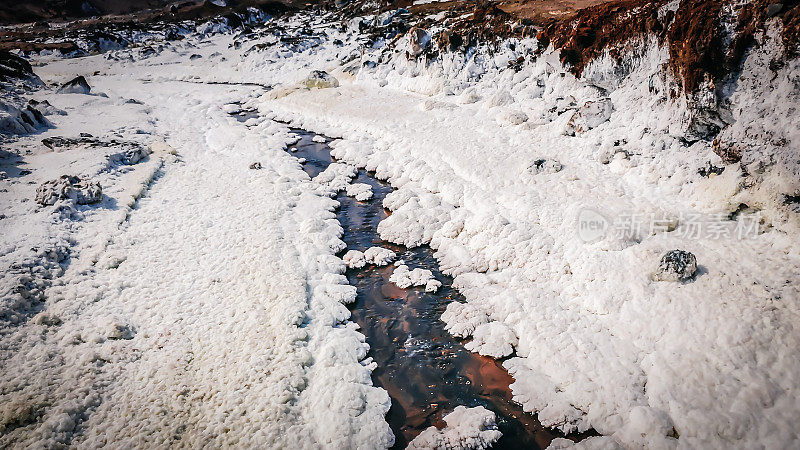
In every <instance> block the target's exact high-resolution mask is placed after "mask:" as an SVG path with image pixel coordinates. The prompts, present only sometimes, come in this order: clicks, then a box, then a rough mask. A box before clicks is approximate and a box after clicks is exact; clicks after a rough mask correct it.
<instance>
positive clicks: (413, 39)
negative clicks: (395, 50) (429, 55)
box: [408, 27, 431, 58]
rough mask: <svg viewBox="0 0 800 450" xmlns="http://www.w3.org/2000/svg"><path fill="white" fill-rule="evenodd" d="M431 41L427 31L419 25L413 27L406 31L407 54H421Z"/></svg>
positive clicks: (415, 55) (413, 55) (414, 55)
mask: <svg viewBox="0 0 800 450" xmlns="http://www.w3.org/2000/svg"><path fill="white" fill-rule="evenodd" d="M430 42H431V37H430V36H429V35H428V33H427V32H426V31H425V30H423V29H422V28H419V27H414V28H412V29H411V30H409V32H408V47H409V49H408V54H409V55H410V56H412V57H414V58H416V57H417V56H419V55H421V54H422V52H424V51H425V48H426V47H427V46H428V44H429V43H430Z"/></svg>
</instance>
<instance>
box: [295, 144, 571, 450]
mask: <svg viewBox="0 0 800 450" xmlns="http://www.w3.org/2000/svg"><path fill="white" fill-rule="evenodd" d="M292 131H293V132H294V133H296V134H297V135H298V136H300V140H299V141H298V142H297V143H296V144H295V145H293V146H291V147H290V149H289V150H290V151H291V152H292V154H293V155H295V156H297V157H302V158H305V159H306V161H307V162H306V163H305V165H304V170H305V171H306V172H307V173H308V174H309V175H310V176H312V177H314V176H316V175H317V174H319V173H320V172H322V171H323V170H325V168H326V167H327V166H328V164H330V163H331V162H332V158H331V156H330V152H329V150H330V149H329V147H328V145H327V143H316V142H313V141H312V138H313V137H314V136H315V135H314V134H313V133H309V132H306V131H304V130H299V129H293V130H292ZM354 182H357V183H366V184H369V185H370V186H372V191H373V198H372V199H371V200H369V201H366V202H358V201H356V200H355V199H353V198H351V197H348V196H346V195H344V194H343V193H341V194H339V196H338V197H337V198H336V199H337V200H338V201H339V203H340V204H341V208H340V209H339V211H338V212H337V216H338V219H339V221H340V222H341V224H342V227H343V228H344V230H345V231H344V241H345V242H346V243H347V248H348V250H360V251H364V250H366V249H367V248H369V247H371V246H381V247H386V248H390V249H392V250H393V251H395V253H397V255H398V258H399V259H402V260H404V261H405V262H406V264H408V265H409V267H411V268H415V267H422V268H425V269H429V270H431V271H432V272H433V274H434V275H435V277H436V279H438V280H439V281H441V282H442V284H443V286H442V287H441V288H440V289H439V291H438V292H437V293H436V294H429V293H425V292H424V290H423V288H410V289H400V288H398V287H397V286H395V285H394V284H392V283H390V282H389V276H390V275H391V273H392V271H393V270H394V266H392V265H389V266H387V267H376V266H372V265H368V266H367V267H365V268H363V269H349V270H348V271H347V278H348V280H349V281H350V284H351V285H353V286H356V287H357V289H358V297H357V299H356V302H355V303H354V304H353V305H351V310H352V314H353V315H352V320H354V321H355V322H356V323H358V324H359V326H360V327H361V332H362V333H364V335H366V338H367V342H368V343H369V345H370V353H369V356H371V357H372V358H373V359H374V360H375V362H376V363H377V364H378V368H377V369H376V370H375V371H374V372H373V375H372V378H373V382H374V383H375V385H377V386H381V387H383V388H384V389H386V390H387V391H388V392H389V395H390V396H391V398H392V408H391V410H390V411H389V414H388V417H387V420H388V422H389V424H390V425H391V427H392V430H393V431H394V433H395V436H396V439H397V444H396V445H395V447H396V448H403V447H405V446H406V444H407V443H408V441H409V440H411V439H413V438H414V437H415V436H416V435H417V434H419V433H420V432H421V431H422V430H424V429H425V428H427V427H429V426H431V425H436V426H439V427H442V426H444V422H443V421H442V417H443V416H444V415H446V414H447V413H449V412H450V411H452V410H453V409H454V408H455V407H456V406H458V405H465V406H469V407H473V406H478V405H481V406H484V407H486V408H488V409H490V410H492V411H494V412H495V413H496V414H497V423H498V426H499V428H500V430H501V431H502V432H503V437H502V438H501V440H500V441H499V442H497V443H496V444H495V446H494V448H509V449H510V448H533V449H535V448H545V447H547V445H548V444H549V443H550V441H551V440H552V439H553V438H555V437H559V436H560V435H559V434H557V432H553V431H551V430H548V429H545V428H544V427H542V425H541V424H539V423H538V421H537V420H536V419H535V418H534V417H533V416H531V415H530V414H527V413H525V412H524V411H523V410H522V408H521V407H520V406H519V405H518V404H516V403H514V402H513V401H512V400H511V398H512V396H511V392H510V390H509V387H508V385H509V384H510V383H511V382H512V381H513V379H512V378H511V376H509V375H508V373H507V372H506V371H505V369H503V367H502V366H501V364H500V361H497V360H494V359H492V358H489V357H484V356H480V355H478V354H476V353H472V352H470V351H468V350H466V349H465V348H464V346H463V345H462V344H463V342H462V341H461V340H459V339H457V338H454V337H453V336H451V335H450V334H449V333H447V332H446V331H445V330H444V323H442V322H441V321H440V320H439V317H440V316H441V314H442V312H443V311H444V309H445V307H446V306H447V304H448V303H449V302H451V301H460V300H461V298H460V295H459V294H458V293H457V292H456V291H455V290H454V289H453V288H452V287H451V282H452V279H451V278H450V277H447V276H445V275H443V274H442V273H441V272H440V271H439V269H438V265H437V263H436V259H435V258H434V257H433V251H432V250H431V249H430V248H429V247H428V246H422V247H417V248H406V247H404V246H400V245H395V244H391V243H389V242H386V241H383V240H381V239H380V237H379V236H378V233H377V228H378V223H379V222H380V221H381V220H382V219H383V218H385V217H386V216H387V211H386V210H385V209H384V208H383V199H384V197H385V196H386V195H387V194H388V193H389V192H391V190H392V188H391V187H390V186H389V185H388V184H387V183H384V182H381V181H378V180H377V179H375V178H373V177H372V176H371V175H370V174H368V173H367V172H365V171H364V170H359V171H358V175H357V178H356V179H355V180H354ZM576 437H578V436H576Z"/></svg>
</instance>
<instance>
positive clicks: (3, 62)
mask: <svg viewBox="0 0 800 450" xmlns="http://www.w3.org/2000/svg"><path fill="white" fill-rule="evenodd" d="M31 76H34V75H33V68H32V67H31V65H30V63H28V61H26V60H25V59H24V58H21V57H19V56H17V55H15V54H13V53H11V52H9V51H6V50H0V81H6V80H9V79H13V78H28V77H31Z"/></svg>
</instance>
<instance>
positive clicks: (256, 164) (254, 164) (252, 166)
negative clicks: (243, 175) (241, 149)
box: [250, 161, 261, 170]
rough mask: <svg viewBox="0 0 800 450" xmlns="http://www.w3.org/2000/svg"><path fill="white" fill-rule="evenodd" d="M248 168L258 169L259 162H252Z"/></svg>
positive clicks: (259, 167)
mask: <svg viewBox="0 0 800 450" xmlns="http://www.w3.org/2000/svg"><path fill="white" fill-rule="evenodd" d="M250 168H251V169H253V170H259V169H261V163H260V162H258V161H256V162H254V163H253V164H250Z"/></svg>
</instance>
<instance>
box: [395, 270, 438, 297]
mask: <svg viewBox="0 0 800 450" xmlns="http://www.w3.org/2000/svg"><path fill="white" fill-rule="evenodd" d="M389 281H391V282H392V283H394V284H396V285H397V287H399V288H400V289H406V288H410V287H412V286H425V292H436V291H438V290H439V288H440V287H441V286H442V283H441V282H440V281H438V280H436V279H435V278H434V277H433V273H432V272H431V271H430V270H428V269H422V268H419V267H417V268H415V269H413V270H409V268H408V266H407V265H405V264H399V265H397V266H396V267H395V269H394V271H393V272H392V275H391V276H390V277H389Z"/></svg>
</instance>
